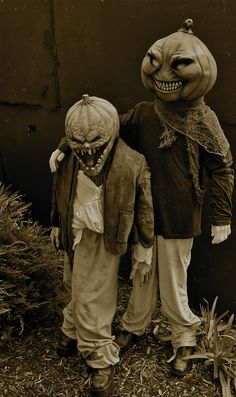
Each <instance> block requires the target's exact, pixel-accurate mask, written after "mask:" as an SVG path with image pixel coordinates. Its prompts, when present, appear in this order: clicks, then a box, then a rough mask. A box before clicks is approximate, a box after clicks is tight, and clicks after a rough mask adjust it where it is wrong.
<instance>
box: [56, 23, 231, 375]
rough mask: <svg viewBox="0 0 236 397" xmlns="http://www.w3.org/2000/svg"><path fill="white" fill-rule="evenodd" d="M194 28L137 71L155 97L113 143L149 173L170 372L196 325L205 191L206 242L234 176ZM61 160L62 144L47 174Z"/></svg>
mask: <svg viewBox="0 0 236 397" xmlns="http://www.w3.org/2000/svg"><path fill="white" fill-rule="evenodd" d="M192 25H193V22H192V20H191V19H187V20H186V21H185V22H184V25H183V27H182V28H181V29H180V30H179V31H178V32H175V33H173V34H171V35H169V36H167V37H164V38H162V39H160V40H158V41H156V42H155V43H154V44H153V45H152V46H151V47H150V49H149V50H148V51H147V53H146V55H145V57H144V59H143V62H142V66H141V76H142V82H143V84H144V86H145V88H146V89H147V90H149V91H152V92H153V93H154V101H153V102H141V103H138V104H137V105H136V106H134V108H133V109H131V110H130V111H128V112H127V113H126V114H123V115H121V116H120V136H121V137H122V139H123V140H124V141H125V142H126V143H127V144H128V145H129V146H130V147H132V148H133V149H136V150H137V151H139V152H140V153H142V154H143V155H144V156H145V158H146V160H147V163H148V165H149V167H150V170H151V182H152V195H153V204H154V219H155V241H154V246H155V247H156V248H157V249H156V252H157V257H156V262H157V263H158V273H159V288H160V298H161V304H162V308H163V311H164V312H165V314H166V315H167V317H168V319H169V322H170V326H171V342H172V347H173V356H172V365H171V367H172V371H173V373H174V374H175V375H177V376H183V375H184V374H186V373H187V372H188V371H189V370H190V369H191V360H185V359H184V358H185V357H186V356H188V355H189V354H191V351H192V350H193V349H194V346H195V344H196V340H195V339H196V338H195V335H196V330H197V329H198V327H199V324H200V319H199V318H198V316H197V315H196V314H194V313H193V312H192V311H191V309H190V307H189V304H188V294H187V269H188V267H189V264H190V260H191V249H192V245H193V238H194V237H196V236H198V235H199V234H200V233H201V209H202V202H203V198H204V193H205V190H206V178H205V176H207V177H208V178H207V179H208V182H209V183H207V185H209V188H210V193H211V194H210V200H211V202H210V204H211V205H210V206H211V225H212V226H211V232H212V237H213V239H212V243H213V244H217V243H220V242H222V241H224V240H226V239H227V238H228V236H229V235H230V233H231V230H230V229H231V227H230V224H231V216H232V191H233V183H234V174H233V169H232V156H231V153H230V148H229V143H228V141H227V139H226V137H225V135H224V133H223V131H222V129H221V126H220V124H219V121H218V119H217V116H216V114H215V113H214V112H213V111H212V110H211V109H210V108H209V106H207V105H206V103H205V101H204V96H205V94H207V92H209V90H210V89H211V88H212V87H213V85H214V83H215V80H216V76H217V67H216V63H215V60H214V58H213V56H212V54H211V53H210V51H209V50H208V48H207V47H206V46H205V44H204V43H203V42H202V41H201V40H199V38H197V37H196V36H195V35H194V34H193V32H192V29H191V28H192ZM62 152H64V153H66V144H65V142H64V141H63V140H62V142H61V144H60V145H59V147H58V149H57V150H56V151H55V152H53V154H52V156H51V160H50V163H51V167H52V168H53V169H54V168H56V166H57V159H58V160H60V157H58V155H59V156H62V157H63V154H62Z"/></svg>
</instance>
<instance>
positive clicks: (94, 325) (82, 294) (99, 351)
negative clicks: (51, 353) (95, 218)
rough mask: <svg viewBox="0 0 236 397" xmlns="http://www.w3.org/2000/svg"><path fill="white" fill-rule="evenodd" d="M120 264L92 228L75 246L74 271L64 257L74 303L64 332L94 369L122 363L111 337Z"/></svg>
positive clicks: (68, 309)
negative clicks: (74, 340) (75, 340)
mask: <svg viewBox="0 0 236 397" xmlns="http://www.w3.org/2000/svg"><path fill="white" fill-rule="evenodd" d="M119 262H120V257H119V256H115V255H112V254H110V253H109V252H108V251H107V250H106V249H105V246H104V241H103V235H102V234H98V233H95V232H93V231H91V230H89V229H84V231H83V236H82V239H81V241H80V243H79V244H78V245H76V246H75V252H74V263H73V271H72V272H71V267H70V263H69V260H68V257H67V255H65V263H64V283H65V286H66V287H67V290H68V291H69V292H70V290H71V300H70V302H69V304H68V305H67V306H66V307H65V308H64V310H63V315H64V321H63V325H62V332H63V333H64V334H65V335H67V336H68V337H70V338H72V339H77V346H78V350H79V351H80V352H81V354H82V355H83V357H84V358H85V359H86V362H87V364H88V365H89V366H90V367H93V368H104V367H108V366H109V365H115V364H117V363H118V362H119V347H118V346H117V345H116V343H115V342H114V339H115V338H114V336H112V334H111V323H112V319H113V316H114V313H115V310H116V297H117V280H118V270H119Z"/></svg>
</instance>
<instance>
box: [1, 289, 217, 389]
mask: <svg viewBox="0 0 236 397" xmlns="http://www.w3.org/2000/svg"><path fill="white" fill-rule="evenodd" d="M129 293H130V286H129V285H128V284H127V283H125V282H123V281H120V287H119V298H118V309H117V314H116V316H115V319H114V331H116V330H117V328H118V324H119V319H120V316H121V315H122V313H123V312H124V308H125V305H126V302H127V298H128V296H129ZM60 321H61V319H55V318H54V319H52V320H51V322H47V323H45V324H38V326H37V327H36V328H34V329H31V330H30V332H28V333H27V334H25V335H23V336H21V337H19V338H16V339H14V340H13V341H12V343H11V346H10V347H9V348H8V350H7V351H5V352H3V353H1V355H0V390H1V392H0V396H1V397H4V396H8V397H88V396H89V395H90V394H89V382H90V375H89V372H88V370H87V368H86V365H85V363H84V361H83V359H82V357H81V356H80V355H74V356H73V357H70V358H60V357H58V356H57V354H56V352H55V348H56V345H57V339H58V335H59V332H60ZM39 323H40V322H39ZM156 325H159V331H160V332H162V333H163V332H165V331H166V330H167V328H168V324H167V322H166V320H165V319H164V317H163V315H162V314H161V312H160V310H159V309H157V311H156V313H155V315H154V317H153V322H152V324H151V325H150V329H148V330H147V332H146V333H145V335H144V336H142V337H141V338H140V339H139V340H138V341H137V343H136V344H134V345H133V346H132V347H131V348H130V349H129V350H128V351H126V352H125V353H123V354H121V361H120V363H119V365H117V368H116V375H115V379H116V387H115V389H114V391H113V393H112V394H111V397H118V396H119V397H139V396H140V397H141V396H142V397H158V396H165V397H184V396H188V397H217V396H221V388H220V385H219V383H218V382H217V381H214V380H213V377H212V369H211V368H209V367H206V366H205V365H204V364H203V363H202V362H198V363H194V366H193V369H192V371H191V372H190V373H189V374H188V375H187V376H185V377H184V378H181V379H178V378H175V377H173V376H172V375H171V373H170V370H169V367H168V364H167V360H168V358H169V357H170V356H171V349H170V346H168V345H161V344H160V343H158V342H157V341H156V339H155V338H154V336H153V332H152V330H153V328H154V327H155V326H156Z"/></svg>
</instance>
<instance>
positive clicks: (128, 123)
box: [120, 103, 141, 150]
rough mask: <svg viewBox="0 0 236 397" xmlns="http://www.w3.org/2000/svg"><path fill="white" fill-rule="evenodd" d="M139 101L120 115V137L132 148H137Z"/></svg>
mask: <svg viewBox="0 0 236 397" xmlns="http://www.w3.org/2000/svg"><path fill="white" fill-rule="evenodd" d="M140 111H141V103H138V104H137V105H135V106H134V107H133V108H132V109H130V110H129V111H128V112H127V113H123V114H121V115H120V137H121V139H123V141H124V142H125V143H127V145H129V146H130V147H131V148H132V149H135V150H139V127H140V121H139V120H140Z"/></svg>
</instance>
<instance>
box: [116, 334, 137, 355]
mask: <svg viewBox="0 0 236 397" xmlns="http://www.w3.org/2000/svg"><path fill="white" fill-rule="evenodd" d="M137 339H138V336H137V335H135V334H133V333H131V332H128V331H121V332H120V333H119V335H118V336H117V337H116V339H115V342H116V344H117V345H118V346H119V348H120V350H122V351H124V350H127V349H129V348H130V347H131V346H132V344H134V343H135V342H136V341H137Z"/></svg>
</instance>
